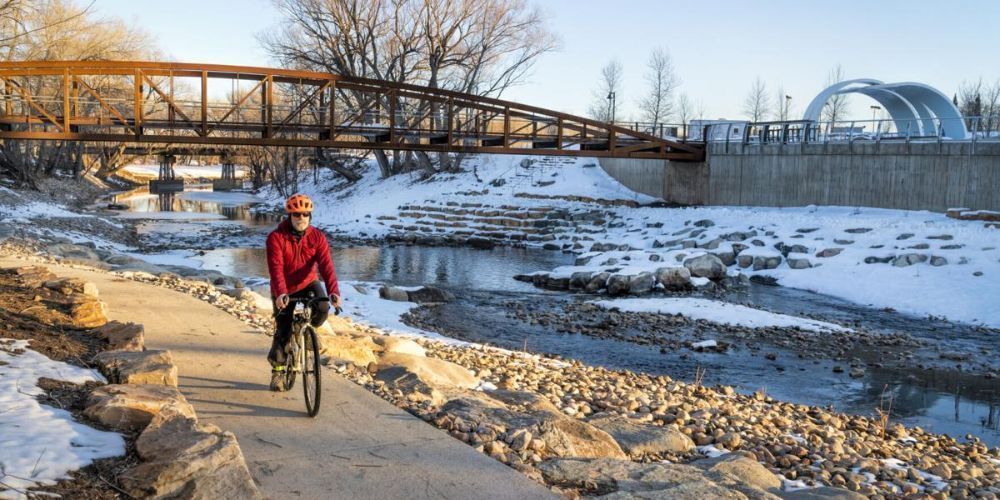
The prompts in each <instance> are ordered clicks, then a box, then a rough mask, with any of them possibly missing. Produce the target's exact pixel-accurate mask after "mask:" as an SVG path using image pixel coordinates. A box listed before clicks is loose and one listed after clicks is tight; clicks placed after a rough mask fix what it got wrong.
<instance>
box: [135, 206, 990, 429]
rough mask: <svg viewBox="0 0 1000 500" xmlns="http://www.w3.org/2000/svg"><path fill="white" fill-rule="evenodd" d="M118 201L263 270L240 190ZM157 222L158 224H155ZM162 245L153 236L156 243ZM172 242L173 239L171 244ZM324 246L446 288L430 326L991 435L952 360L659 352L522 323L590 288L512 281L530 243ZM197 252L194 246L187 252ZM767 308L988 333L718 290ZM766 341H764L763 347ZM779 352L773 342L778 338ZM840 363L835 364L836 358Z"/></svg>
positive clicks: (778, 294) (555, 257) (955, 339)
mask: <svg viewBox="0 0 1000 500" xmlns="http://www.w3.org/2000/svg"><path fill="white" fill-rule="evenodd" d="M118 201H119V202H120V203H124V204H126V205H128V206H129V209H130V210H131V211H133V212H147V213H148V214H149V215H150V216H151V217H157V216H158V215H157V213H158V212H163V211H173V212H190V213H191V214H214V215H216V216H218V215H222V216H223V217H224V218H225V219H226V220H228V221H229V222H231V223H237V224H241V225H245V226H247V227H248V228H251V229H252V230H253V231H254V232H255V234H256V233H259V238H257V237H254V238H253V239H254V240H256V241H257V243H255V244H249V245H248V244H246V242H245V240H241V243H242V246H241V247H237V248H233V247H227V246H226V245H225V240H224V239H222V240H221V241H220V246H219V247H217V248H215V249H212V250H206V251H204V252H203V254H202V255H198V256H196V257H194V258H195V259H197V262H195V263H193V265H200V266H201V267H203V268H205V269H213V270H218V271H220V272H222V273H224V274H227V275H231V276H237V277H241V278H244V279H248V280H250V281H259V280H260V279H266V276H267V269H266V265H265V262H264V252H263V241H264V238H265V236H266V232H267V231H269V230H270V229H271V228H272V227H273V225H274V224H275V220H274V219H273V218H272V217H270V216H266V215H260V214H256V213H254V212H253V211H252V210H250V206H249V205H248V204H247V197H246V196H239V195H233V194H226V193H215V194H213V193H211V192H206V191H193V192H186V193H184V194H181V195H176V196H159V197H157V196H152V195H149V194H142V193H132V194H130V195H128V196H122V197H119V199H118ZM210 223H211V221H205V220H198V219H184V218H170V219H169V220H150V221H146V222H144V223H143V233H144V234H147V235H149V237H150V238H154V237H155V235H156V234H157V232H158V231H157V230H158V229H161V230H167V229H169V231H184V230H185V227H186V228H188V229H190V230H192V231H193V230H194V229H196V228H197V229H202V230H203V229H204V227H203V226H204V225H206V224H210ZM161 226H162V227H161ZM158 249H159V250H162V249H163V247H162V246H160V247H158ZM177 250H182V248H177ZM331 252H332V257H333V260H334V263H335V264H336V266H337V272H338V277H339V279H340V280H342V281H353V280H357V281H378V282H384V283H387V284H393V285H401V286H413V285H423V284H432V285H435V286H438V287H441V288H445V289H448V290H450V291H452V292H453V293H455V295H456V296H457V297H458V299H457V300H456V301H454V302H452V303H449V304H446V305H444V306H442V307H440V308H438V309H437V310H435V311H434V314H433V320H434V321H435V324H436V325H437V326H438V327H439V330H440V331H445V332H449V331H450V332H455V336H458V337H461V338H463V339H466V340H472V341H478V342H489V343H492V344H495V345H499V346H503V347H508V348H514V349H522V348H527V349H528V350H531V351H535V352H539V353H545V354H554V355H559V356H563V357H568V358H576V359H580V360H581V361H584V362H587V363H590V364H595V365H603V366H607V367H609V368H618V369H628V370H634V371H645V372H649V373H654V374H665V375H669V376H672V377H675V378H679V379H686V380H691V379H693V378H694V376H695V372H696V371H703V372H704V381H705V383H708V384H716V383H718V384H726V385H733V386H734V387H736V388H737V389H738V390H741V391H743V392H753V391H757V390H764V391H766V393H767V394H768V395H770V396H772V397H775V398H778V399H783V400H789V401H793V402H797V403H804V404H810V405H818V406H827V405H832V406H833V407H834V408H835V409H837V410H839V411H845V412H851V413H860V414H865V415H872V414H873V413H874V410H875V409H876V408H878V407H879V406H880V404H881V405H882V406H883V407H885V404H886V399H887V395H891V396H892V415H893V419H894V421H899V422H902V423H904V424H906V425H918V426H921V427H923V428H924V429H927V430H931V431H934V432H939V433H946V434H949V435H952V436H955V437H959V438H960V437H962V436H965V435H966V434H972V435H975V436H978V437H979V438H980V439H982V440H983V441H984V442H986V443H987V444H988V445H991V446H997V445H1000V427H998V422H1000V382H998V381H997V380H995V379H992V380H990V379H984V378H983V377H982V376H968V375H965V374H963V373H962V372H961V371H960V370H955V369H948V370H944V369H934V370H927V369H918V368H917V367H916V366H912V367H904V368H902V369H901V368H899V367H895V368H884V369H883V368H879V367H878V366H875V367H872V366H871V365H869V369H868V370H867V373H866V375H865V376H864V377H863V378H858V379H854V378H850V377H848V376H847V374H844V373H841V374H837V373H833V372H832V370H831V366H832V365H833V364H835V363H834V362H833V361H831V360H816V359H811V358H810V357H800V356H798V355H797V354H801V353H795V352H783V353H781V355H780V357H779V358H778V359H779V360H778V361H772V360H766V359H764V357H762V356H759V355H757V354H754V353H752V352H750V351H748V350H746V349H735V350H730V351H727V352H725V353H695V352H691V351H689V350H686V349H681V350H674V351H669V350H668V351H661V349H659V348H657V347H650V346H642V345H637V344H634V343H631V342H626V341H621V340H612V339H602V338H596V337H592V336H586V335H579V334H567V333H560V332H558V331H556V329H554V328H553V327H549V326H543V325H538V324H530V323H528V322H525V321H520V320H517V319H513V318H511V317H510V314H508V313H509V308H510V305H511V303H514V302H518V303H521V304H522V305H524V306H525V307H529V308H535V309H542V310H544V309H548V308H552V309H558V308H562V307H563V306H564V305H566V304H567V302H570V301H584V300H588V299H592V297H586V296H582V295H569V294H565V293H554V292H545V291H541V290H538V289H536V288H534V287H533V286H531V285H529V284H526V283H521V282H518V281H515V280H513V279H512V277H513V276H514V275H515V274H521V273H530V272H533V271H538V270H548V269H552V268H553V267H556V266H560V265H565V264H569V263H572V261H573V256H572V255H569V254H563V253H561V252H551V251H545V250H539V249H514V248H496V249H493V250H475V249H469V248H452V247H419V246H405V245H386V246H346V247H341V246H337V245H334V248H333V250H332V251H331ZM199 253H202V252H199ZM724 299H725V300H732V301H736V302H740V303H744V304H752V305H757V306H759V307H763V308H766V309H770V310H772V311H775V312H782V313H787V314H797V313H800V312H802V311H808V312H810V313H812V314H818V315H820V316H821V317H824V318H827V319H830V320H834V321H838V322H841V323H844V324H851V325H859V326H864V327H865V328H866V329H868V330H870V331H875V332H900V331H902V332H906V333H907V334H909V335H910V336H912V337H914V338H916V339H919V340H922V341H924V342H927V343H929V344H931V345H932V347H931V348H930V349H931V350H932V351H934V352H936V351H937V350H941V351H946V350H954V349H964V350H975V349H977V348H978V347H979V346H991V345H995V342H996V337H995V332H985V333H984V332H982V331H980V330H977V329H974V328H970V327H967V326H963V325H956V324H951V323H935V322H930V321H928V320H926V319H923V318H914V317H910V316H906V315H902V314H898V313H893V312H886V311H878V310H873V309H869V308H865V307H863V306H858V305H855V304H851V303H848V302H845V301H842V300H839V299H836V298H833V297H828V296H824V295H820V294H815V293H809V292H803V291H799V290H794V289H789V288H783V287H771V286H763V285H752V286H751V287H750V288H749V289H748V290H744V291H741V292H739V293H733V294H730V295H729V296H726V297H724ZM771 350H774V349H771ZM778 351H780V349H778ZM852 355H856V356H858V357H859V358H862V359H864V360H865V361H869V362H870V361H873V360H876V361H877V360H878V359H879V358H880V357H881V356H882V355H884V353H882V352H878V351H876V350H870V351H867V352H858V353H852ZM841 364H842V363H841Z"/></svg>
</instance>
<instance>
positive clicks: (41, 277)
mask: <svg viewBox="0 0 1000 500" xmlns="http://www.w3.org/2000/svg"><path fill="white" fill-rule="evenodd" d="M3 272H4V274H9V275H12V276H13V277H14V279H15V280H17V282H18V283H21V284H22V285H24V286H27V287H29V288H35V287H39V286H42V285H43V284H45V283H47V282H49V281H52V280H55V279H56V275H55V274H52V272H51V271H49V270H48V268H45V267H43V266H25V267H18V268H15V269H11V270H4V271H3Z"/></svg>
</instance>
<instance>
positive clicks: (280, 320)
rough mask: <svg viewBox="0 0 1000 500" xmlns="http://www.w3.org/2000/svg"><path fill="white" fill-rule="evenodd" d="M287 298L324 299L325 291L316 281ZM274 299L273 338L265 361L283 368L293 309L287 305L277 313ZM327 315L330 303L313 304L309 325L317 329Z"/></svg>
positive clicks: (290, 331) (272, 304)
mask: <svg viewBox="0 0 1000 500" xmlns="http://www.w3.org/2000/svg"><path fill="white" fill-rule="evenodd" d="M288 297H289V298H293V299H305V298H310V297H326V291H325V290H323V286H322V285H320V283H319V280H317V281H313V282H312V283H309V285H308V286H306V287H305V288H303V289H302V290H299V291H297V292H295V293H292V294H289V295H288ZM276 298H277V297H271V307H272V308H273V310H274V311H275V313H274V325H275V329H274V338H272V339H271V352H269V353H268V354H267V360H268V361H270V362H271V365H272V366H284V364H285V344H287V343H288V338H289V337H290V336H291V334H292V312H293V311H294V310H295V308H294V307H293V306H292V305H289V306H288V307H286V308H284V309H283V310H281V311H279V310H278V305H277V304H276V303H275V299H276ZM329 315H330V303H329V302H326V301H324V302H316V303H314V304H313V310H312V316H311V317H310V320H309V323H311V324H312V326H314V327H319V326H320V325H322V324H323V322H324V321H326V318H327V316H329Z"/></svg>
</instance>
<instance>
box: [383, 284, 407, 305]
mask: <svg viewBox="0 0 1000 500" xmlns="http://www.w3.org/2000/svg"><path fill="white" fill-rule="evenodd" d="M378 296H379V297H381V298H383V299H385V300H392V301H395V302H409V301H410V295H409V294H408V293H407V292H406V290H403V289H402V288H399V287H396V286H383V287H382V288H379V289H378Z"/></svg>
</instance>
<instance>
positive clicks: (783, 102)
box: [774, 87, 792, 122]
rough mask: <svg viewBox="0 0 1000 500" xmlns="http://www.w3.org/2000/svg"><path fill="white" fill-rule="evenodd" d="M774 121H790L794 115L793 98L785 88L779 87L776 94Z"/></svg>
mask: <svg viewBox="0 0 1000 500" xmlns="http://www.w3.org/2000/svg"><path fill="white" fill-rule="evenodd" d="M774 104H775V108H774V119H775V120H776V121H779V122H785V121H788V120H789V119H790V118H791V115H792V109H791V108H792V98H791V96H789V95H788V94H786V93H785V87H778V90H776V91H775V92H774Z"/></svg>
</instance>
